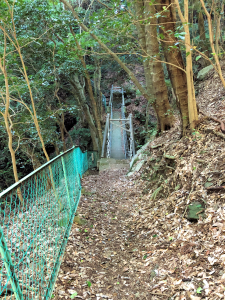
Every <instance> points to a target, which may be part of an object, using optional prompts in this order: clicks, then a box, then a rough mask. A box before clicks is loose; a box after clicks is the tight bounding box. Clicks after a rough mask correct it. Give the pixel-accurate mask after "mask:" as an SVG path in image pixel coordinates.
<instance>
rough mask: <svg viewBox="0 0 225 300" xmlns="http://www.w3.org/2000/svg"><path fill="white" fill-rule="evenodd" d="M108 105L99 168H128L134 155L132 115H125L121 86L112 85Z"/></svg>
mask: <svg viewBox="0 0 225 300" xmlns="http://www.w3.org/2000/svg"><path fill="white" fill-rule="evenodd" d="M108 107H109V113H108V114H107V117H106V124H105V131H104V138H103V144H102V152H101V158H102V159H101V160H100V163H99V169H100V171H102V170H105V169H112V168H114V169H117V168H122V167H125V168H128V169H129V162H130V160H131V159H132V157H133V156H134V155H135V144H134V131H133V117H132V114H130V115H129V116H128V117H127V118H126V117H125V111H126V107H125V100H124V90H123V88H121V87H114V86H112V88H111V91H110V100H109V106H108Z"/></svg>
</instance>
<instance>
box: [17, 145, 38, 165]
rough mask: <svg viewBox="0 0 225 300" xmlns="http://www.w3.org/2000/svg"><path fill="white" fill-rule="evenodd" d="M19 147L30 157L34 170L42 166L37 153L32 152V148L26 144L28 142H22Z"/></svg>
mask: <svg viewBox="0 0 225 300" xmlns="http://www.w3.org/2000/svg"><path fill="white" fill-rule="evenodd" d="M21 149H22V151H23V152H24V153H25V154H26V155H27V156H28V157H29V158H30V159H31V162H32V165H33V169H34V170H36V169H38V168H40V167H41V166H42V164H41V162H40V160H39V159H38V156H37V154H36V153H35V152H34V149H32V148H31V147H30V146H29V145H28V143H27V144H26V146H25V145H24V144H22V145H21Z"/></svg>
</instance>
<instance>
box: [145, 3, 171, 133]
mask: <svg viewBox="0 0 225 300" xmlns="http://www.w3.org/2000/svg"><path fill="white" fill-rule="evenodd" d="M144 7H145V15H144V16H145V20H146V25H145V34H146V47H147V54H148V56H149V57H150V58H151V57H152V60H151V61H150V64H151V66H152V74H151V75H152V87H153V93H154V97H155V101H154V103H153V106H154V108H155V110H156V113H157V117H158V131H164V130H168V129H170V128H171V127H172V125H173V120H174V118H173V115H172V109H171V106H170V103H169V99H168V91H167V87H166V83H165V79H164V72H163V67H162V64H161V62H159V61H158V60H160V54H159V43H158V39H157V28H156V25H153V24H156V23H157V21H156V17H155V13H156V11H155V7H154V5H149V1H148V0H144Z"/></svg>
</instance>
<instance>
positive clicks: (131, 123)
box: [129, 114, 135, 156]
mask: <svg viewBox="0 0 225 300" xmlns="http://www.w3.org/2000/svg"><path fill="white" fill-rule="evenodd" d="M129 118H130V137H131V141H130V142H131V143H132V152H133V153H132V156H134V155H135V144H134V128H133V116H132V114H130V115H129Z"/></svg>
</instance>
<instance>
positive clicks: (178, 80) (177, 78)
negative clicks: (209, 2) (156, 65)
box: [157, 0, 189, 134]
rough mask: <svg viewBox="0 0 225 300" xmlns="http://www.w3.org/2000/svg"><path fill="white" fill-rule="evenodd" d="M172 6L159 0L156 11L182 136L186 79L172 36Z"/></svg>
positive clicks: (168, 0)
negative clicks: (178, 112)
mask: <svg viewBox="0 0 225 300" xmlns="http://www.w3.org/2000/svg"><path fill="white" fill-rule="evenodd" d="M173 4H174V1H173V0H161V1H160V5H158V6H157V11H158V12H159V13H161V14H160V17H159V23H163V27H160V29H159V31H160V33H161V37H162V39H161V43H162V47H163V51H164V56H165V60H166V62H168V63H169V64H166V66H167V70H168V73H169V77H170V81H171V83H172V87H173V90H174V93H175V97H176V102H177V107H178V108H179V110H180V115H181V123H182V131H183V134H184V133H185V130H186V128H187V126H188V124H189V117H188V93H187V77H186V72H185V66H184V63H183V58H182V55H181V51H180V48H179V46H178V45H177V39H176V38H175V36H174V33H175V25H176V12H175V9H174V5H173ZM165 6H166V7H167V9H165V10H164V9H163V7H165ZM163 36H164V37H163ZM177 67H179V68H177ZM182 69H183V71H182Z"/></svg>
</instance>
